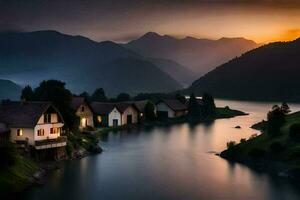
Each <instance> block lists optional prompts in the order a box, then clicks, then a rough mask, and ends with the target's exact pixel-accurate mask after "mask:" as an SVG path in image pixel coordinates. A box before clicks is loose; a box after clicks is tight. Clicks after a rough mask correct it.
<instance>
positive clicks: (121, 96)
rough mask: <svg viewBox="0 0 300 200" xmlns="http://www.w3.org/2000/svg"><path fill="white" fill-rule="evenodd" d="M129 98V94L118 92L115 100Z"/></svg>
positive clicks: (127, 99) (126, 99)
mask: <svg viewBox="0 0 300 200" xmlns="http://www.w3.org/2000/svg"><path fill="white" fill-rule="evenodd" d="M129 100H130V95H129V94H127V93H120V94H119V95H118V96H117V101H129Z"/></svg>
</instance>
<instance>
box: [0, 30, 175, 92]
mask: <svg viewBox="0 0 300 200" xmlns="http://www.w3.org/2000/svg"><path fill="white" fill-rule="evenodd" d="M119 59H122V60H123V61H124V60H126V62H118V60H119ZM0 60H1V63H0V77H1V78H5V79H10V80H13V81H15V82H17V83H19V84H22V85H25V84H31V85H37V84H38V83H39V82H40V81H41V80H44V79H59V80H63V81H65V82H66V83H67V87H68V88H70V89H71V90H72V91H73V92H76V93H79V92H82V91H83V90H86V91H89V92H92V91H93V90H94V89H95V88H97V87H103V88H104V89H105V90H106V91H107V93H108V95H116V94H118V93H120V92H129V93H134V92H135V91H146V92H150V91H153V89H154V88H153V85H155V84H156V83H161V85H160V87H157V88H155V89H156V90H157V91H156V92H164V91H171V90H174V89H179V88H181V85H180V84H179V83H178V82H177V81H175V80H174V79H173V78H171V77H170V76H169V75H167V74H166V73H165V72H163V71H162V70H160V69H159V68H158V67H157V66H155V65H151V67H152V68H153V69H151V70H149V62H148V61H147V60H145V59H144V58H143V57H142V56H140V55H138V54H137V53H134V52H132V51H131V50H128V49H126V48H124V47H122V46H121V45H118V44H116V43H113V42H110V41H105V42H95V41H92V40H90V39H88V38H85V37H81V36H71V35H65V34H62V33H59V32H56V31H36V32H2V33H0ZM137 60H139V66H138V68H139V69H137V67H132V66H136V61H137ZM116 63H118V66H116ZM123 64H124V65H123ZM112 66H113V67H112ZM132 70H140V71H142V70H144V72H145V73H139V76H140V77H138V79H140V80H141V81H142V80H143V82H142V83H141V82H139V84H132V83H131V81H132V74H135V73H136V71H132ZM120 78H122V79H123V81H122V86H119V85H120V81H119V79H120ZM143 78H144V79H143ZM104 80H105V81H104ZM126 80H127V81H128V82H127V81H126ZM133 80H134V79H133ZM109 81H110V83H109ZM111 82H113V84H111ZM165 83H166V84H165Z"/></svg>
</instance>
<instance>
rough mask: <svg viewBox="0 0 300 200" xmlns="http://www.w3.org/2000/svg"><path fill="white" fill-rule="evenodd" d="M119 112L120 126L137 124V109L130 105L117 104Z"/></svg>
mask: <svg viewBox="0 0 300 200" xmlns="http://www.w3.org/2000/svg"><path fill="white" fill-rule="evenodd" d="M116 106H117V108H118V110H120V112H121V125H127V124H136V123H137V122H138V109H137V108H136V106H135V105H134V104H132V103H126V102H125V103H117V104H116Z"/></svg>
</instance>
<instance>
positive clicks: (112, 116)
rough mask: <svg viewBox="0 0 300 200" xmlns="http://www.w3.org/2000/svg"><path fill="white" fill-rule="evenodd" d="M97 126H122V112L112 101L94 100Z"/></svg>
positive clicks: (92, 105) (93, 106)
mask: <svg viewBox="0 0 300 200" xmlns="http://www.w3.org/2000/svg"><path fill="white" fill-rule="evenodd" d="M91 107H92V110H93V112H94V118H95V126H97V127H112V126H114V127H116V126H121V120H122V119H121V112H120V111H119V109H118V108H117V107H116V105H115V104H112V103H104V102H92V103H91Z"/></svg>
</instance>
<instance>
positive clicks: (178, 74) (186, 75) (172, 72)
mask: <svg viewBox="0 0 300 200" xmlns="http://www.w3.org/2000/svg"><path fill="white" fill-rule="evenodd" d="M148 60H149V61H150V62H151V63H153V64H154V65H156V66H157V67H158V68H159V69H161V70H162V71H164V72H165V73H166V74H168V75H169V76H171V77H172V78H174V79H175V80H177V81H178V82H179V83H181V84H182V85H183V86H185V87H187V86H189V85H191V84H192V82H193V81H194V80H196V79H197V75H195V73H193V72H192V71H191V70H190V69H189V68H187V67H185V66H182V65H180V64H179V63H177V62H175V61H173V60H169V59H162V58H148Z"/></svg>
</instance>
